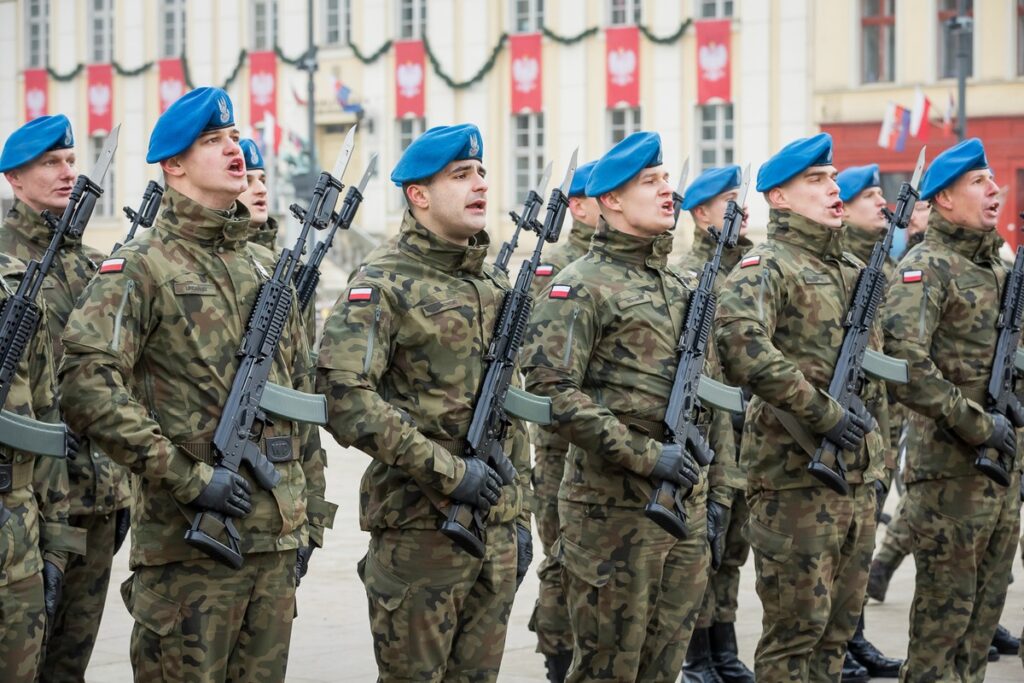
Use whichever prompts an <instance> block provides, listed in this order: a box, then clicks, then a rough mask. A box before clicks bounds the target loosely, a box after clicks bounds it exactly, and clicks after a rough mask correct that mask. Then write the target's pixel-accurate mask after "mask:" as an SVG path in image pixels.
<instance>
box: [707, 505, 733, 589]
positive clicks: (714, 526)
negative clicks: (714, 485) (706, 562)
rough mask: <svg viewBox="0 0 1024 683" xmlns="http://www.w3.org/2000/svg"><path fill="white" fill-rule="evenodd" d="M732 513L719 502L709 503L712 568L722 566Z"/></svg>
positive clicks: (715, 568) (709, 539)
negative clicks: (726, 534) (726, 535)
mask: <svg viewBox="0 0 1024 683" xmlns="http://www.w3.org/2000/svg"><path fill="white" fill-rule="evenodd" d="M731 514H732V511H731V510H730V509H729V508H728V507H726V506H725V505H722V504H721V503H719V502H718V501H715V500H709V501H708V545H710V546H711V568H712V569H714V570H715V571H717V570H718V568H719V567H721V566H722V557H723V556H724V555H725V532H726V530H727V529H728V528H729V517H730V515H731Z"/></svg>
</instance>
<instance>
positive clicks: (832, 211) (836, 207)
mask: <svg viewBox="0 0 1024 683" xmlns="http://www.w3.org/2000/svg"><path fill="white" fill-rule="evenodd" d="M828 212H829V215H831V216H832V217H833V218H842V217H843V202H842V200H838V201H836V202H835V203H833V204H830V205H829V207H828Z"/></svg>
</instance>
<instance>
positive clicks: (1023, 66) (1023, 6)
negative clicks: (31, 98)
mask: <svg viewBox="0 0 1024 683" xmlns="http://www.w3.org/2000/svg"><path fill="white" fill-rule="evenodd" d="M1017 75H1018V76H1024V0H1017Z"/></svg>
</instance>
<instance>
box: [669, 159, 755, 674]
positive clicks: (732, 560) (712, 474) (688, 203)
mask: <svg viewBox="0 0 1024 683" xmlns="http://www.w3.org/2000/svg"><path fill="white" fill-rule="evenodd" d="M741 182H742V173H741V171H740V167H739V166H735V165H733V166H722V167H716V168H709V169H707V170H705V171H704V172H703V173H701V174H700V175H699V176H697V177H696V178H695V179H694V181H693V182H692V183H690V186H689V187H688V188H686V194H685V195H684V196H685V199H684V200H683V209H684V210H686V211H689V212H690V216H691V217H692V218H693V246H692V247H691V248H690V251H689V253H687V254H686V255H685V256H684V257H683V259H682V261H681V262H680V264H679V268H680V270H682V271H684V272H685V273H687V274H688V275H690V276H691V277H694V278H700V274H701V271H702V270H703V269H704V264H705V263H707V261H709V260H710V259H711V257H712V255H713V254H714V253H715V247H716V242H715V241H714V239H712V237H711V235H710V234H709V233H708V228H711V227H715V228H717V229H721V228H722V223H723V221H724V219H725V210H726V207H727V206H728V205H729V202H730V201H734V200H736V198H737V197H738V196H739V189H740V183H741ZM741 208H742V209H743V211H744V218H743V222H742V224H741V225H740V236H739V239H738V240H737V242H736V248H735V249H729V250H726V251H724V252H723V253H722V268H721V270H719V272H718V277H717V278H716V279H715V291H716V293H720V292H721V287H722V285H723V284H724V283H725V278H726V277H727V276H728V274H729V272H730V271H732V269H733V268H734V267H735V266H736V264H737V263H739V262H740V259H741V258H742V257H743V254H745V253H746V252H747V251H749V250H750V248H751V247H753V246H754V245H753V243H752V242H751V241H750V240H749V239H747V237H746V232H747V218H746V208H747V207H745V206H744V207H741ZM742 431H743V416H742V415H739V416H737V419H735V420H734V422H733V440H734V441H735V443H736V444H739V443H740V437H741V435H742ZM738 455H739V449H738V448H737V449H736V450H735V451H734V456H733V457H732V458H729V457H726V454H723V453H719V454H718V456H717V457H716V458H715V461H714V462H713V463H712V464H711V467H710V469H709V470H708V478H709V479H710V481H711V483H712V484H718V485H720V486H721V487H722V489H723V490H724V491H726V492H727V493H728V497H729V500H728V501H727V504H726V505H725V508H727V509H728V512H727V513H726V514H727V515H728V516H727V519H728V527H727V531H726V536H725V550H724V553H723V555H722V564H721V566H720V567H718V568H717V569H715V568H712V570H711V576H710V578H709V579H708V587H707V589H706V590H705V591H704V602H703V604H702V605H701V611H700V617H698V619H697V628H696V629H694V631H693V637H692V638H691V639H690V646H689V648H687V650H686V661H685V662H684V663H683V680H684V681H686V682H687V683H690V682H694V683H699V682H702V681H711V682H712V683H714V682H715V681H717V680H718V679H721V680H722V681H726V683H753V681H754V673H753V672H752V671H751V670H750V669H748V668H747V667H746V665H745V664H743V662H741V661H740V659H739V654H738V648H737V644H736V629H735V622H736V609H737V607H738V601H737V597H738V594H739V589H740V567H742V566H743V565H744V564H745V563H746V561H747V554H748V553H749V550H750V545H749V544H748V543H747V541H746V539H744V538H743V526H744V524H746V521H747V497H746V491H745V489H746V486H747V478H746V474H745V472H744V468H743V466H742V465H741V464H740V462H739V459H738V457H737V456H738ZM717 504H718V503H716V502H715V501H709V503H708V505H717ZM712 670H714V671H712ZM716 673H717V675H718V679H716V678H715V674H716Z"/></svg>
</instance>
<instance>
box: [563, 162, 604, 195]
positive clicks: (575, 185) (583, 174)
mask: <svg viewBox="0 0 1024 683" xmlns="http://www.w3.org/2000/svg"><path fill="white" fill-rule="evenodd" d="M595 166H597V161H588V162H587V163H585V164H583V165H582V166H579V167H577V168H576V173H575V174H573V176H572V185H570V186H569V196H570V197H586V196H587V181H588V180H590V174H591V173H593V172H594V167H595Z"/></svg>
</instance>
